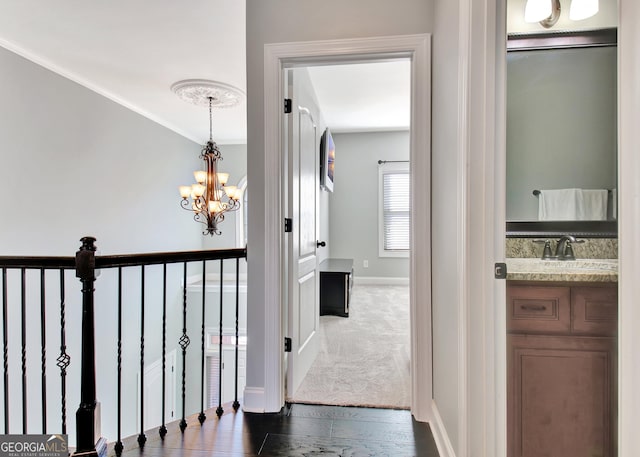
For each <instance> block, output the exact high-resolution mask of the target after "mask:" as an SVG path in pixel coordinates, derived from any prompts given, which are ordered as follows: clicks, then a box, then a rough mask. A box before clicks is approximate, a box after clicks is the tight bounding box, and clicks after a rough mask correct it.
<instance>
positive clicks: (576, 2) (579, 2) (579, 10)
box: [569, 0, 599, 21]
mask: <svg viewBox="0 0 640 457" xmlns="http://www.w3.org/2000/svg"><path fill="white" fill-rule="evenodd" d="M598 10H599V5H598V0H571V8H570V9H569V19H571V20H572V21H581V20H582V19H587V18H589V17H591V16H594V15H595V14H597V13H598Z"/></svg>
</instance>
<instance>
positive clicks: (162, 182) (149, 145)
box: [0, 49, 202, 440]
mask: <svg viewBox="0 0 640 457" xmlns="http://www.w3.org/2000/svg"><path fill="white" fill-rule="evenodd" d="M0 68H2V71H1V72H0V99H1V100H2V103H0V154H2V164H1V166H0V189H1V190H2V191H1V192H0V209H1V210H2V216H1V218H0V255H65V256H73V255H74V254H75V252H76V250H77V249H78V247H79V246H80V243H79V239H80V237H82V236H84V235H92V236H95V237H96V238H97V246H98V248H99V249H100V253H101V254H115V253H132V252H151V251H175V250H193V249H199V248H201V247H202V235H201V234H200V230H199V227H197V224H195V223H194V222H193V220H192V217H191V215H190V214H187V213H186V212H185V211H184V210H182V209H181V208H180V206H179V201H180V197H179V194H178V191H177V189H178V185H179V184H181V183H186V182H190V180H191V179H192V176H193V175H192V171H193V170H194V169H196V167H199V162H200V161H199V159H198V155H199V150H200V145H197V144H194V143H193V142H191V141H189V140H186V139H185V138H183V137H181V136H179V135H177V134H175V133H173V132H171V131H169V130H167V129H166V128H163V127H161V126H159V125H157V124H155V123H154V122H152V121H150V120H148V119H146V118H143V117H142V116H140V115H138V114H135V113H133V112H131V111H129V110H127V109H125V108H123V107H122V106H120V105H118V104H116V103H114V102H112V101H109V100H107V99H105V98H104V97H101V96H99V95H97V94H96V93H94V92H91V91H90V90H88V89H86V88H84V87H81V86H79V85H78V84H76V83H73V82H71V81H69V80H67V79H64V78H62V77H60V76H58V75H56V74H54V73H52V72H50V71H48V70H46V69H44V68H42V67H39V66H37V65H35V64H33V63H31V62H29V61H27V60H25V59H24V58H22V57H19V56H17V55H15V54H13V53H11V52H9V51H6V50H4V49H0ZM185 181H186V182H185ZM32 276H33V278H32ZM37 276H38V275H29V281H31V279H33V280H34V281H35V283H34V282H29V284H34V285H29V286H28V299H27V314H28V316H34V315H39V296H38V292H37V290H38V289H37V287H38V284H39V279H38V277H37ZM146 276H147V287H146V309H145V314H146V316H145V321H146V325H145V332H146V337H145V340H146V345H145V360H146V361H147V362H148V363H150V362H151V361H153V360H156V359H157V358H158V357H160V348H161V334H160V329H161V316H162V311H161V306H162V299H161V289H160V288H159V287H157V284H158V282H159V281H160V280H161V272H160V271H159V270H158V269H157V268H155V267H154V268H151V267H150V268H148V269H147V272H146ZM66 278H67V279H66V285H67V296H66V309H67V310H66V321H67V346H68V352H69V354H70V355H71V361H72V363H71V366H70V367H69V372H68V378H67V382H68V386H67V389H68V390H67V395H68V397H67V408H68V409H67V421H68V426H69V430H68V432H69V434H70V435H72V436H73V434H74V433H75V411H76V409H77V408H78V405H79V403H80V401H79V392H80V387H79V369H80V335H79V331H80V318H81V311H80V299H79V298H80V297H79V289H80V287H79V286H80V284H79V282H78V280H77V279H76V278H75V277H74V272H69V273H68V274H67V275H66ZM124 278H125V285H124V290H125V313H126V314H125V322H124V332H125V341H124V352H123V363H124V364H125V369H124V371H123V373H124V374H125V376H128V378H126V379H125V383H126V384H125V391H124V401H123V405H125V406H126V407H127V408H134V407H135V406H134V405H135V399H136V397H137V392H136V385H135V384H136V383H135V376H136V373H137V371H138V369H139V358H138V353H139V343H140V337H139V328H140V322H139V315H140V304H139V303H140V302H139V297H140V287H139V282H140V272H139V270H133V269H126V270H125V272H124ZM168 278H169V285H168V293H167V297H168V300H167V301H168V303H167V308H168V315H169V319H168V336H167V345H168V347H169V348H170V349H171V348H173V347H176V346H177V340H178V337H179V334H180V330H181V318H180V312H181V293H180V281H181V278H182V276H181V270H180V268H177V267H176V268H173V267H172V268H170V269H169V272H168ZM115 280H116V279H115V272H114V271H106V270H105V271H103V272H102V274H101V276H100V277H99V279H98V282H97V283H96V319H95V321H96V328H97V335H96V338H97V341H96V347H97V350H96V354H97V358H98V363H97V368H96V370H97V376H98V386H97V387H98V399H99V400H100V401H101V402H102V405H103V416H102V419H103V435H104V436H105V437H107V438H108V439H110V440H114V439H115V427H116V423H115V419H114V415H115V408H116V402H115V380H116V375H115V373H116V370H115V363H116V325H115V319H116V307H115V299H116V289H115ZM17 281H18V278H17V275H15V274H14V273H10V275H9V281H8V283H9V287H10V292H9V300H10V309H9V317H10V320H11V322H12V323H13V322H18V321H17V319H19V313H20V311H19V298H17V294H18V289H17V288H16V287H15V286H16V284H17ZM58 283H59V278H58V277H57V275H56V274H49V273H48V274H47V284H49V286H48V287H51V292H50V293H49V294H47V307H48V312H47V325H48V329H47V354H48V361H47V373H48V376H47V379H48V382H50V385H51V389H50V393H49V399H50V401H51V404H50V405H49V408H48V414H49V418H50V420H49V424H50V428H51V432H56V433H57V432H60V405H59V403H60V400H59V399H60V393H59V382H60V381H59V379H60V372H59V370H58V368H57V367H56V365H55V358H56V357H57V356H58V354H59V347H60V336H59V329H60V326H59V322H60V315H59V313H60V310H59V303H60V299H59V293H58V291H57V284H58ZM38 324H39V319H33V320H31V319H30V320H29V325H28V328H27V338H28V349H27V353H28V359H29V362H28V363H29V373H28V379H29V393H30V395H31V397H30V400H29V408H28V411H29V431H30V432H32V433H40V426H39V424H40V407H39V406H40V403H39V389H40V387H39V386H40V384H39V375H40V372H39V365H40V344H39V343H40V342H39V335H40V328H39V327H40V326H39V325H38ZM20 336H21V335H20V330H19V326H18V325H13V324H12V325H11V326H10V332H9V339H10V342H11V343H10V346H11V347H10V350H9V353H10V354H9V355H10V365H11V372H12V375H11V376H12V378H11V380H10V397H11V405H12V407H13V408H14V411H20V410H21V405H20V396H21V389H20V379H19V376H20V369H19V366H20V365H19V360H20V345H19V343H18V342H19V341H20ZM194 347H195V345H194ZM170 349H169V350H170ZM15 408H18V409H17V410H15ZM133 411H134V410H133V409H131V410H129V411H128V413H127V414H125V417H124V424H123V425H124V429H123V431H124V432H125V434H131V433H133V432H134V430H135V428H136V427H137V424H135V423H134V422H135V413H132V412H133ZM20 423H21V418H20V416H19V413H15V412H14V413H12V424H11V426H12V428H11V432H13V433H17V432H18V431H21V427H20Z"/></svg>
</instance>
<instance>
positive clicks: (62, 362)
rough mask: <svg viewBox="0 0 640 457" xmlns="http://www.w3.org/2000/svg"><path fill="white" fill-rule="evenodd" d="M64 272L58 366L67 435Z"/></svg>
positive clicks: (61, 285) (63, 429) (63, 423)
mask: <svg viewBox="0 0 640 457" xmlns="http://www.w3.org/2000/svg"><path fill="white" fill-rule="evenodd" d="M64 299H65V287H64V270H63V269H60V355H59V356H58V358H57V359H56V365H57V366H58V368H60V396H61V397H62V400H61V412H60V413H61V417H62V433H63V434H64V435H66V433H67V367H68V366H69V364H70V363H71V357H69V354H67V342H66V317H65V308H66V304H65V302H64Z"/></svg>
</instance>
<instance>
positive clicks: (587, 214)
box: [576, 189, 609, 221]
mask: <svg viewBox="0 0 640 457" xmlns="http://www.w3.org/2000/svg"><path fill="white" fill-rule="evenodd" d="M580 193H581V196H582V198H581V199H580V200H578V217H577V219H576V220H578V221H606V220H607V200H608V197H609V195H608V192H607V190H606V189H582V191H581V192H580Z"/></svg>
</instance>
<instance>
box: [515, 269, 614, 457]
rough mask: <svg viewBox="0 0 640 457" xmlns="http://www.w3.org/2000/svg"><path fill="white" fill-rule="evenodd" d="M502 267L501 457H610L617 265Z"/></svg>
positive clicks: (612, 426) (612, 440)
mask: <svg viewBox="0 0 640 457" xmlns="http://www.w3.org/2000/svg"><path fill="white" fill-rule="evenodd" d="M508 261H510V262H507V264H508V271H509V272H510V273H508V276H507V301H506V302H507V313H506V314H507V409H508V412H507V415H508V421H507V423H508V449H509V450H508V455H509V457H525V456H537V455H546V456H563V457H574V456H575V457H584V456H594V457H595V456H601V457H613V456H615V455H617V451H616V420H615V418H616V417H617V375H616V373H617V360H616V358H617V337H616V335H617V323H618V297H617V262H616V261H615V260H595V259H594V260H584V261H574V262H558V261H546V262H545V261H542V260H539V259H508Z"/></svg>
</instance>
